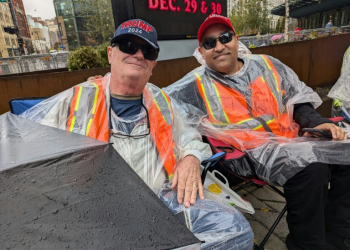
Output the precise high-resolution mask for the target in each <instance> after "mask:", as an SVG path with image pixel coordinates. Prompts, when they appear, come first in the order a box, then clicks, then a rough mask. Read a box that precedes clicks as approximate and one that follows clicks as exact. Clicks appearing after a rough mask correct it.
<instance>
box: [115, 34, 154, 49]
mask: <svg viewBox="0 0 350 250" xmlns="http://www.w3.org/2000/svg"><path fill="white" fill-rule="evenodd" d="M127 36H137V37H139V38H141V39H142V40H144V41H145V42H146V43H148V44H149V45H151V46H152V47H153V48H155V49H159V46H158V44H154V43H152V42H151V41H150V40H148V39H146V38H144V37H143V36H141V35H138V34H121V35H119V36H116V37H114V38H112V40H111V44H113V43H116V42H117V41H118V40H120V39H122V38H124V37H127Z"/></svg>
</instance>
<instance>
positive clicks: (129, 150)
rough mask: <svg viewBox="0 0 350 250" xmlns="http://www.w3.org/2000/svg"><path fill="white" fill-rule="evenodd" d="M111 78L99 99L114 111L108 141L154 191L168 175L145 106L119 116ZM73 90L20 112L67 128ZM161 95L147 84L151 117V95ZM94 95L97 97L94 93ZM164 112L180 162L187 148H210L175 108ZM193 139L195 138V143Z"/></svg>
mask: <svg viewBox="0 0 350 250" xmlns="http://www.w3.org/2000/svg"><path fill="white" fill-rule="evenodd" d="M109 82H110V74H108V75H106V77H104V78H103V89H104V91H105V93H106V94H105V96H106V99H104V98H103V97H101V98H99V99H98V100H97V103H100V102H106V103H107V104H108V105H107V113H108V116H109V112H111V113H110V117H111V118H112V119H111V122H112V125H113V133H111V136H110V140H109V141H110V142H112V143H113V146H114V148H115V149H116V150H117V151H118V152H119V153H120V154H121V155H122V156H123V158H124V160H125V161H126V162H128V164H129V165H130V166H131V167H132V168H133V169H134V170H135V171H136V172H137V173H138V175H139V176H140V177H141V178H142V179H143V180H144V181H145V182H146V183H147V184H148V185H149V186H150V187H151V188H152V189H153V190H154V191H155V192H158V191H157V190H158V188H159V187H160V186H161V185H162V184H163V183H164V182H165V181H166V179H168V176H167V173H166V172H165V171H164V168H163V164H164V160H162V159H161V158H160V157H159V155H158V151H157V149H156V145H155V142H154V140H153V138H152V135H151V133H149V130H148V124H147V115H146V110H145V109H144V108H142V109H141V113H140V114H137V115H135V116H134V117H127V118H120V117H117V116H116V115H115V114H114V112H113V110H112V109H109V103H110V94H109ZM91 84H92V83H91V82H85V83H82V84H79V85H77V86H83V87H84V88H88V87H87V86H90V85H91ZM73 91H74V89H73V88H71V89H68V90H66V91H64V92H62V93H59V94H57V95H56V96H53V97H51V98H49V99H46V100H45V101H43V102H41V103H39V104H38V105H36V106H34V107H33V108H31V109H29V110H27V111H26V112H24V113H23V114H22V115H21V116H22V117H25V118H28V119H30V120H33V121H35V122H38V123H41V124H44V125H48V126H51V127H57V128H60V129H63V130H67V124H68V120H69V119H70V116H69V115H68V111H69V109H70V104H71V101H72V98H73ZM145 95H148V96H149V97H150V98H146V97H145ZM159 95H160V96H161V95H162V93H161V92H160V91H159V88H158V87H156V86H154V85H153V84H147V86H146V88H145V91H144V98H143V102H144V105H145V106H146V108H147V110H148V116H149V117H156V116H157V114H156V113H152V112H153V111H152V110H153V109H151V108H150V106H151V105H152V104H151V102H152V98H157V97H159ZM92 96H93V97H95V95H92ZM89 98H90V99H91V96H88V97H87V98H86V97H85V96H83V95H82V96H81V99H82V100H81V102H83V101H84V102H85V103H89V102H90V101H91V100H90V99H89ZM105 100H106V101H105ZM158 105H167V103H166V102H164V103H158ZM91 112H92V111H91ZM163 115H164V118H165V119H167V122H169V123H173V124H174V126H172V127H173V130H172V138H170V139H172V140H173V141H174V142H175V143H176V146H177V147H176V148H174V151H175V152H174V153H175V155H176V162H179V159H182V158H183V156H184V153H185V151H186V150H188V149H198V150H199V151H205V150H206V151H208V148H205V147H206V145H205V144H204V143H201V142H200V140H201V136H200V134H199V133H198V132H197V131H196V130H195V129H193V128H187V127H186V125H185V124H184V123H183V122H182V121H181V119H180V118H178V117H177V116H176V113H175V112H172V113H170V112H169V113H166V114H163ZM174 116H175V118H174ZM86 117H92V114H91V113H89V114H87V115H86ZM107 119H108V118H107ZM88 121H89V119H86V121H85V123H84V124H82V129H81V130H79V131H74V130H73V132H77V133H80V134H85V130H86V129H85V128H86V126H87V124H88ZM103 122H105V121H100V123H103ZM157 122H158V120H156V119H150V123H151V125H153V124H154V123H157ZM154 126H155V127H157V126H158V125H157V124H154ZM130 127H131V128H133V129H132V131H130ZM102 129H103V128H102ZM106 129H107V130H106ZM99 132H100V133H101V134H105V133H109V131H108V127H106V128H105V131H103V130H102V131H99ZM129 134H130V136H134V138H135V139H132V138H130V137H129ZM167 136H170V137H171V133H169V134H167ZM193 141H196V142H195V143H193ZM196 143H197V144H198V145H197V144H196ZM193 144H195V146H193ZM166 146H167V145H165V146H164V148H162V149H161V150H163V151H166V154H173V152H172V150H169V149H168V148H167V147H166ZM193 147H194V148H193ZM158 150H159V149H158ZM206 153H208V152H206ZM209 156H210V155H209Z"/></svg>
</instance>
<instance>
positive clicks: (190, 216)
mask: <svg viewBox="0 0 350 250" xmlns="http://www.w3.org/2000/svg"><path fill="white" fill-rule="evenodd" d="M205 197H210V194H209V193H208V192H205ZM160 199H161V200H163V201H164V203H165V204H166V205H167V206H168V207H169V208H170V210H171V211H173V212H174V213H180V212H183V213H184V216H185V220H186V223H187V226H188V228H190V229H191V231H192V232H193V233H194V234H195V235H196V237H197V238H198V239H200V240H201V241H204V243H203V244H202V246H201V249H202V250H204V249H205V250H209V249H216V250H228V249H235V250H251V249H252V248H253V238H254V236H253V231H252V229H251V228H250V225H249V223H248V221H247V220H246V219H245V218H244V216H243V215H242V214H241V213H240V212H239V211H237V210H236V209H232V208H230V207H227V206H224V205H221V204H218V203H217V202H214V201H211V200H197V202H196V204H195V205H193V206H191V207H190V208H184V207H183V205H179V203H178V202H177V196H176V192H174V191H166V190H164V191H163V192H162V193H161V195H160Z"/></svg>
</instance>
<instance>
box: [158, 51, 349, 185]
mask: <svg viewBox="0 0 350 250" xmlns="http://www.w3.org/2000/svg"><path fill="white" fill-rule="evenodd" d="M197 50H198V49H197ZM194 55H195V56H196V57H197V60H198V61H199V63H201V62H202V61H203V60H202V59H201V55H200V53H199V52H198V51H197V52H195V54H194ZM239 58H240V59H241V60H243V62H244V65H243V67H242V69H241V70H240V71H239V72H237V73H235V74H233V75H222V74H220V73H218V72H215V71H213V70H211V69H210V68H209V67H207V66H206V65H205V64H204V65H202V66H201V67H198V68H196V69H194V70H193V71H191V72H190V73H188V74H187V75H186V76H184V77H183V78H182V79H180V80H179V81H177V82H175V83H174V84H172V85H170V86H168V87H166V88H165V89H164V90H165V92H166V93H167V94H168V95H169V96H170V98H171V99H172V102H173V103H174V105H176V107H177V109H178V112H179V114H180V115H181V116H182V117H184V119H185V121H186V123H187V124H190V125H192V126H194V127H196V128H197V129H198V130H199V131H200V132H201V134H203V135H206V136H209V137H212V138H216V139H219V140H222V141H225V142H226V143H228V144H231V145H233V146H235V147H237V148H239V149H241V150H243V151H245V152H247V153H248V156H249V158H250V159H251V160H252V161H253V165H254V166H253V168H252V167H250V166H231V167H232V168H233V169H232V170H233V171H234V172H235V173H237V174H239V175H242V176H252V175H257V176H258V177H259V178H261V179H263V180H264V181H266V182H268V183H270V184H273V185H281V186H282V185H284V184H285V182H286V181H287V180H288V179H289V178H291V177H292V176H294V175H295V174H296V173H298V172H299V171H300V170H302V169H303V168H304V167H306V166H307V165H309V164H310V163H313V162H324V163H332V164H344V165H346V164H349V162H350V155H349V154H345V152H348V150H349V149H350V141H349V140H347V141H341V142H338V141H329V140H328V141H325V140H322V139H315V138H306V137H298V133H299V125H298V124H297V123H296V122H294V120H293V107H294V104H298V103H311V104H312V105H313V106H314V108H317V107H318V106H319V105H320V104H321V103H322V101H321V99H320V97H319V96H318V95H317V94H316V93H315V92H314V91H313V90H312V89H311V88H309V87H307V86H306V85H305V84H304V83H303V82H301V81H300V80H299V78H298V76H297V75H296V74H295V73H294V72H293V71H292V70H291V69H290V68H288V67H287V66H285V65H284V64H282V63H281V62H280V61H278V60H277V59H275V58H272V57H270V56H266V55H252V54H249V50H248V53H245V54H242V53H239ZM266 131H271V132H266ZM321 140H322V141H321Z"/></svg>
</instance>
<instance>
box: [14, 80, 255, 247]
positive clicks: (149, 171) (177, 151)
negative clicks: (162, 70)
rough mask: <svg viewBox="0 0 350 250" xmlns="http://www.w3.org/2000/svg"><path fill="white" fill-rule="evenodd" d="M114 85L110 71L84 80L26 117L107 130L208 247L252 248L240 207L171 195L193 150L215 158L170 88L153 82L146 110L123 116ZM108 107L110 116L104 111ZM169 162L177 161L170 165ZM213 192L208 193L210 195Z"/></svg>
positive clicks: (100, 134)
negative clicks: (117, 110) (179, 167)
mask: <svg viewBox="0 0 350 250" xmlns="http://www.w3.org/2000/svg"><path fill="white" fill-rule="evenodd" d="M96 83H97V81H96ZM109 83H110V74H107V75H106V76H105V77H104V78H103V79H102V80H100V83H98V84H97V85H96V84H95V83H92V82H85V83H82V84H79V85H77V86H75V87H73V88H71V89H68V90H66V91H64V92H62V93H60V94H58V95H56V96H53V97H51V98H49V99H47V100H44V101H43V102H41V103H39V104H38V105H36V106H34V107H33V108H31V109H29V110H27V111H26V112H24V113H23V114H22V115H21V116H22V117H25V118H28V119H31V120H33V121H35V122H38V123H41V124H44V125H48V126H52V127H57V128H60V129H63V130H69V131H72V132H75V133H79V134H84V135H88V136H91V137H94V138H98V139H101V138H102V140H103V139H104V138H105V135H106V134H107V136H108V138H107V141H109V142H112V143H113V147H114V148H115V149H116V151H117V152H118V153H119V154H120V155H121V156H122V157H123V159H124V160H125V161H126V162H127V163H128V164H129V165H130V166H131V168H133V170H134V171H135V172H136V173H137V174H138V175H139V176H140V177H141V178H142V179H143V180H144V181H145V182H146V184H147V185H148V186H149V187H150V188H151V189H152V190H153V191H154V192H155V193H157V194H158V196H160V198H161V199H162V200H163V201H164V202H165V203H166V205H167V206H168V207H170V208H171V207H176V208H177V209H176V210H174V209H172V210H173V211H174V212H175V213H178V212H181V211H184V213H185V215H186V217H187V218H188V227H189V228H190V229H191V231H192V232H193V233H194V234H195V235H196V237H198V238H199V239H201V240H203V241H205V242H206V243H204V244H202V246H201V248H202V249H240V250H245V249H246V250H250V249H251V248H252V244H253V232H252V229H251V228H250V226H249V223H248V222H247V220H246V219H245V218H244V216H243V215H242V214H241V213H240V212H239V211H237V210H236V209H234V208H232V207H228V206H223V205H221V204H219V203H217V202H213V201H209V200H204V201H200V202H199V203H198V204H196V205H194V206H192V207H191V208H185V207H184V206H183V205H179V204H178V202H177V200H176V198H171V199H169V197H176V193H175V192H174V191H171V190H170V189H169V186H170V183H169V181H171V175H172V173H173V171H174V170H175V167H176V164H177V163H179V160H180V159H182V158H183V157H184V156H186V155H187V154H191V152H193V151H200V152H202V154H203V155H204V157H206V158H209V157H210V156H211V152H210V148H209V146H208V145H207V144H204V143H202V142H201V136H200V134H199V133H198V131H197V130H196V129H194V128H190V127H188V126H187V125H185V123H184V122H183V120H182V119H181V118H180V117H179V116H178V115H177V113H176V111H175V110H173V109H172V108H171V107H170V100H169V99H168V98H167V97H166V95H165V94H164V92H162V91H161V90H160V89H159V88H158V87H156V86H154V85H152V84H149V83H148V84H147V85H146V87H145V90H144V92H143V104H144V107H142V109H141V112H140V114H138V115H136V116H134V117H127V118H125V117H124V118H121V117H118V116H117V115H116V114H114V112H113V110H112V109H110V108H109V103H110V93H109ZM97 86H100V88H99V92H97V91H96V89H97ZM80 87H83V88H80ZM79 91H80V92H79ZM101 91H102V92H101ZM74 93H78V95H75V94H74ZM80 104H81V105H80ZM72 109H74V112H73V111H72ZM80 109H81V110H80ZM103 111H107V114H105V115H103V114H104V113H103ZM160 111H161V112H160ZM79 116H80V118H79ZM74 117H75V118H74ZM109 117H110V118H109ZM72 118H73V119H72ZM78 118H79V119H78ZM91 118H94V119H99V121H98V122H97V124H99V125H96V124H95V126H94V121H90V119H91ZM109 119H110V121H108V120H109ZM73 120H74V121H73ZM108 122H110V124H107V123H108ZM101 124H105V125H106V124H107V126H103V125H101ZM94 127H95V128H94ZM110 127H111V128H112V132H110V131H109V128H110ZM149 127H150V130H149V129H148V128H149ZM107 141H106V142H107ZM161 154H162V157H161V156H160V155H161ZM167 163H171V164H170V166H169V164H167ZM171 168H172V169H171ZM169 177H170V178H169ZM209 194H210V193H208V192H207V191H206V194H205V195H207V196H206V197H209ZM162 197H164V198H162ZM140 209H142V208H140ZM221 211H222V213H221ZM224 211H226V212H224ZM227 221H230V222H232V223H231V224H228V223H227ZM225 222H226V223H225Z"/></svg>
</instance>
